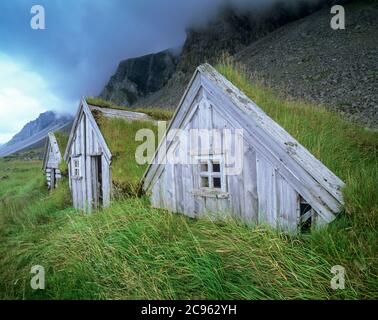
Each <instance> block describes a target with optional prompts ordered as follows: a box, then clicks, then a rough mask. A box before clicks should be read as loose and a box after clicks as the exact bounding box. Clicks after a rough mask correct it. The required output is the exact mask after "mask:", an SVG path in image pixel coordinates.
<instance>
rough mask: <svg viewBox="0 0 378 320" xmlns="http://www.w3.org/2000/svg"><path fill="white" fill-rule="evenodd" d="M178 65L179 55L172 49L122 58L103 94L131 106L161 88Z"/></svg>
mask: <svg viewBox="0 0 378 320" xmlns="http://www.w3.org/2000/svg"><path fill="white" fill-rule="evenodd" d="M176 65H177V57H176V56H175V54H174V53H173V51H172V50H166V51H163V52H159V53H156V54H149V55H146V56H142V57H138V58H132V59H127V60H124V61H121V63H120V64H119V66H118V68H117V71H116V73H115V74H114V75H113V76H112V77H111V78H110V80H109V83H108V84H107V85H106V86H105V88H104V90H103V91H102V93H101V95H100V97H101V98H103V99H105V100H110V101H112V102H114V103H117V104H122V105H131V104H133V103H134V102H136V101H137V100H138V99H139V98H141V97H144V96H146V95H148V94H150V93H152V92H156V91H158V90H159V89H161V88H162V87H163V86H164V85H165V84H166V83H167V81H168V79H169V78H170V77H171V76H172V74H173V72H174V71H175V69H176Z"/></svg>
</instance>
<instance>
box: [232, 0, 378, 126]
mask: <svg viewBox="0 0 378 320" xmlns="http://www.w3.org/2000/svg"><path fill="white" fill-rule="evenodd" d="M345 10H346V15H347V18H346V29H345V30H340V31H335V30H333V29H331V28H330V27H329V21H330V15H329V10H328V9H324V10H321V11H319V12H316V13H314V14H313V15H311V16H309V17H306V18H305V19H302V20H299V21H296V22H294V23H291V24H289V25H287V26H284V27H283V28H281V29H279V30H277V31H275V32H273V33H271V34H269V35H267V36H266V37H264V38H263V39H261V40H259V41H257V42H255V43H253V44H252V45H250V46H249V47H248V48H246V49H244V50H242V51H241V52H240V53H238V54H236V55H235V60H236V61H238V62H241V63H243V64H244V65H245V66H246V67H247V70H248V72H249V74H250V75H251V76H252V77H253V78H254V79H255V80H262V81H265V83H267V84H269V85H270V86H272V87H273V88H274V89H275V90H276V91H277V92H281V93H282V94H283V95H289V96H292V97H295V98H300V99H304V100H306V101H311V102H314V103H319V104H324V105H326V106H329V107H330V108H332V109H333V110H335V111H339V112H341V113H342V114H343V115H345V116H346V117H347V118H349V119H351V120H354V121H358V122H359V123H363V124H364V125H366V126H368V127H374V128H378V90H377V88H378V19H377V17H378V2H376V1H361V2H355V3H352V4H349V5H347V6H345ZM315 26H316V27H315Z"/></svg>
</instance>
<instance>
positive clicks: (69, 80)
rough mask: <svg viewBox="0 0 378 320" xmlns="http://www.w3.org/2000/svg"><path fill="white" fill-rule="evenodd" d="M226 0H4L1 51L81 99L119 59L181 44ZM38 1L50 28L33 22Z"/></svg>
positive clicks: (251, 1) (238, 2) (239, 2)
mask: <svg viewBox="0 0 378 320" xmlns="http://www.w3.org/2000/svg"><path fill="white" fill-rule="evenodd" d="M226 1H227V0H187V1H181V0H180V1H179V0H126V1H125V0H55V1H53V0H49V1H48V0H34V1H30V0H18V1H13V0H2V1H1V2H0V53H5V54H6V55H8V56H11V57H12V58H13V59H16V60H17V61H21V62H22V63H24V64H26V65H27V66H29V68H31V69H32V70H33V71H36V72H38V73H40V74H41V75H42V76H43V77H44V78H45V79H46V80H47V81H48V82H49V84H50V86H51V90H53V91H54V93H55V94H57V95H59V96H61V97H63V98H64V99H66V100H67V101H72V100H77V99H78V98H79V97H80V96H82V95H96V94H98V93H99V91H100V90H101V89H102V87H103V86H104V84H105V83H106V81H107V80H108V78H109V76H110V75H111V74H112V72H114V70H115V68H116V66H117V64H118V62H119V61H120V60H122V59H125V58H129V57H135V56H139V55H143V54H147V53H151V52H156V51H159V50H164V49H166V48H169V47H177V46H179V45H181V44H182V43H183V42H184V40H185V29H186V28H187V27H188V26H189V25H193V24H203V23H205V21H207V20H208V19H209V18H210V17H212V16H214V14H215V12H216V11H217V8H219V7H220V6H222V5H223V4H224V3H225V2H226ZM228 2H230V3H233V4H234V5H235V6H237V7H240V8H245V7H248V8H251V7H254V6H261V5H262V4H266V3H267V1H262V0H234V1H228ZM34 4H40V5H43V6H44V8H45V10H46V28H47V29H46V30H32V29H31V27H30V19H31V17H32V14H31V13H30V9H31V7H32V5H34ZM72 108H74V106H72Z"/></svg>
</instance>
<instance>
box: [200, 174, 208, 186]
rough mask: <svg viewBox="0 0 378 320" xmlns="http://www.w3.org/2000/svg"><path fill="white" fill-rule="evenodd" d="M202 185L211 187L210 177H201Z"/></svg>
mask: <svg viewBox="0 0 378 320" xmlns="http://www.w3.org/2000/svg"><path fill="white" fill-rule="evenodd" d="M201 187H202V188H208V187H209V178H208V177H201Z"/></svg>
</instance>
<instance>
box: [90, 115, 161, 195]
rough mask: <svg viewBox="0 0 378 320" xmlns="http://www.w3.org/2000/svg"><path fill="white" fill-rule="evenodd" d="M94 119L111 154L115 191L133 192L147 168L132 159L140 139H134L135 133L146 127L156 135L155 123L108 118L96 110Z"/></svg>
mask: <svg viewBox="0 0 378 320" xmlns="http://www.w3.org/2000/svg"><path fill="white" fill-rule="evenodd" d="M93 111H96V110H93ZM93 111H92V112H93ZM95 119H96V122H97V124H98V126H99V128H100V130H101V133H102V135H103V136H104V138H105V141H106V144H107V145H108V147H109V149H110V151H111V153H112V164H111V174H112V180H113V184H114V186H115V187H116V191H117V192H116V193H117V194H118V195H121V194H123V195H127V194H131V195H135V194H136V193H137V190H138V184H139V181H140V179H141V178H142V176H143V173H144V171H145V170H146V168H147V164H145V165H140V164H138V163H137V162H136V160H135V152H136V149H137V147H138V146H139V145H140V144H141V142H140V141H135V134H136V133H137V132H138V130H140V129H150V130H152V131H153V132H154V134H155V137H157V123H156V122H155V121H139V120H138V121H128V120H125V119H121V118H109V117H105V116H103V115H102V113H101V112H98V111H97V112H95ZM156 143H157V141H156V142H155V144H156Z"/></svg>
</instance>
